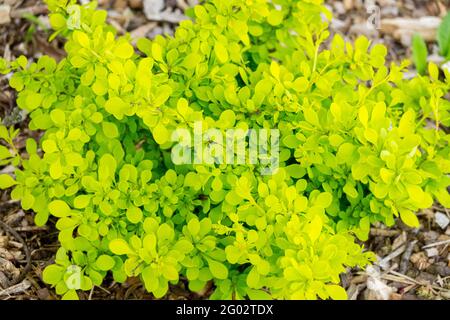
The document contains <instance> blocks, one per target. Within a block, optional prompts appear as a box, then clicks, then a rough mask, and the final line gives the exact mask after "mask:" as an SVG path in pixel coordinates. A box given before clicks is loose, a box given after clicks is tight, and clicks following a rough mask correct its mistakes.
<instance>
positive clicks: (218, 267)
mask: <svg viewBox="0 0 450 320" xmlns="http://www.w3.org/2000/svg"><path fill="white" fill-rule="evenodd" d="M207 261H208V265H209V270H210V271H211V274H212V275H213V277H215V278H217V279H226V278H227V277H228V269H227V267H225V265H224V264H223V263H220V262H218V261H216V260H212V259H207Z"/></svg>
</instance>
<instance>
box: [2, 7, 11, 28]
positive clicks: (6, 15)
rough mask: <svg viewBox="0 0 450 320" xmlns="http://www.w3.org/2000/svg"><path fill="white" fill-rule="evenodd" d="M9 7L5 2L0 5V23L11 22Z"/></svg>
mask: <svg viewBox="0 0 450 320" xmlns="http://www.w3.org/2000/svg"><path fill="white" fill-rule="evenodd" d="M10 14H11V7H10V6H9V5H7V4H2V5H0V24H8V23H10V22H11V16H10Z"/></svg>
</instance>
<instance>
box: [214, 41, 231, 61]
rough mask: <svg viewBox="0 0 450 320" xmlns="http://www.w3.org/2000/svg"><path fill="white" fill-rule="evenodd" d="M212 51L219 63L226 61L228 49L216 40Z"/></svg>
mask: <svg viewBox="0 0 450 320" xmlns="http://www.w3.org/2000/svg"><path fill="white" fill-rule="evenodd" d="M214 52H215V54H216V56H217V58H218V59H219V62H220V63H227V62H228V50H227V48H226V47H225V46H224V45H223V44H222V43H221V42H216V44H215V46H214Z"/></svg>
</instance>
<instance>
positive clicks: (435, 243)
mask: <svg viewBox="0 0 450 320" xmlns="http://www.w3.org/2000/svg"><path fill="white" fill-rule="evenodd" d="M447 243H450V239H448V240H443V241H438V242H434V243H430V244H427V245H426V246H423V247H422V249H428V248H432V247H437V246H440V245H443V244H447Z"/></svg>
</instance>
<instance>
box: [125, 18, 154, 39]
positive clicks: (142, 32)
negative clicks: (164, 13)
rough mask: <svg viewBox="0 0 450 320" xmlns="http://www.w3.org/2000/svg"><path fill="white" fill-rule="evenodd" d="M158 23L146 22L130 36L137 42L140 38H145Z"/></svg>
mask: <svg viewBox="0 0 450 320" xmlns="http://www.w3.org/2000/svg"><path fill="white" fill-rule="evenodd" d="M156 26H157V24H156V23H155V22H150V23H147V24H144V25H143V26H140V27H139V28H136V29H134V30H133V31H131V32H130V36H131V38H132V39H133V41H134V42H135V41H136V40H137V39H139V38H144V37H146V36H147V34H148V33H149V32H150V31H152V30H153V29H154V28H155V27H156Z"/></svg>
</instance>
